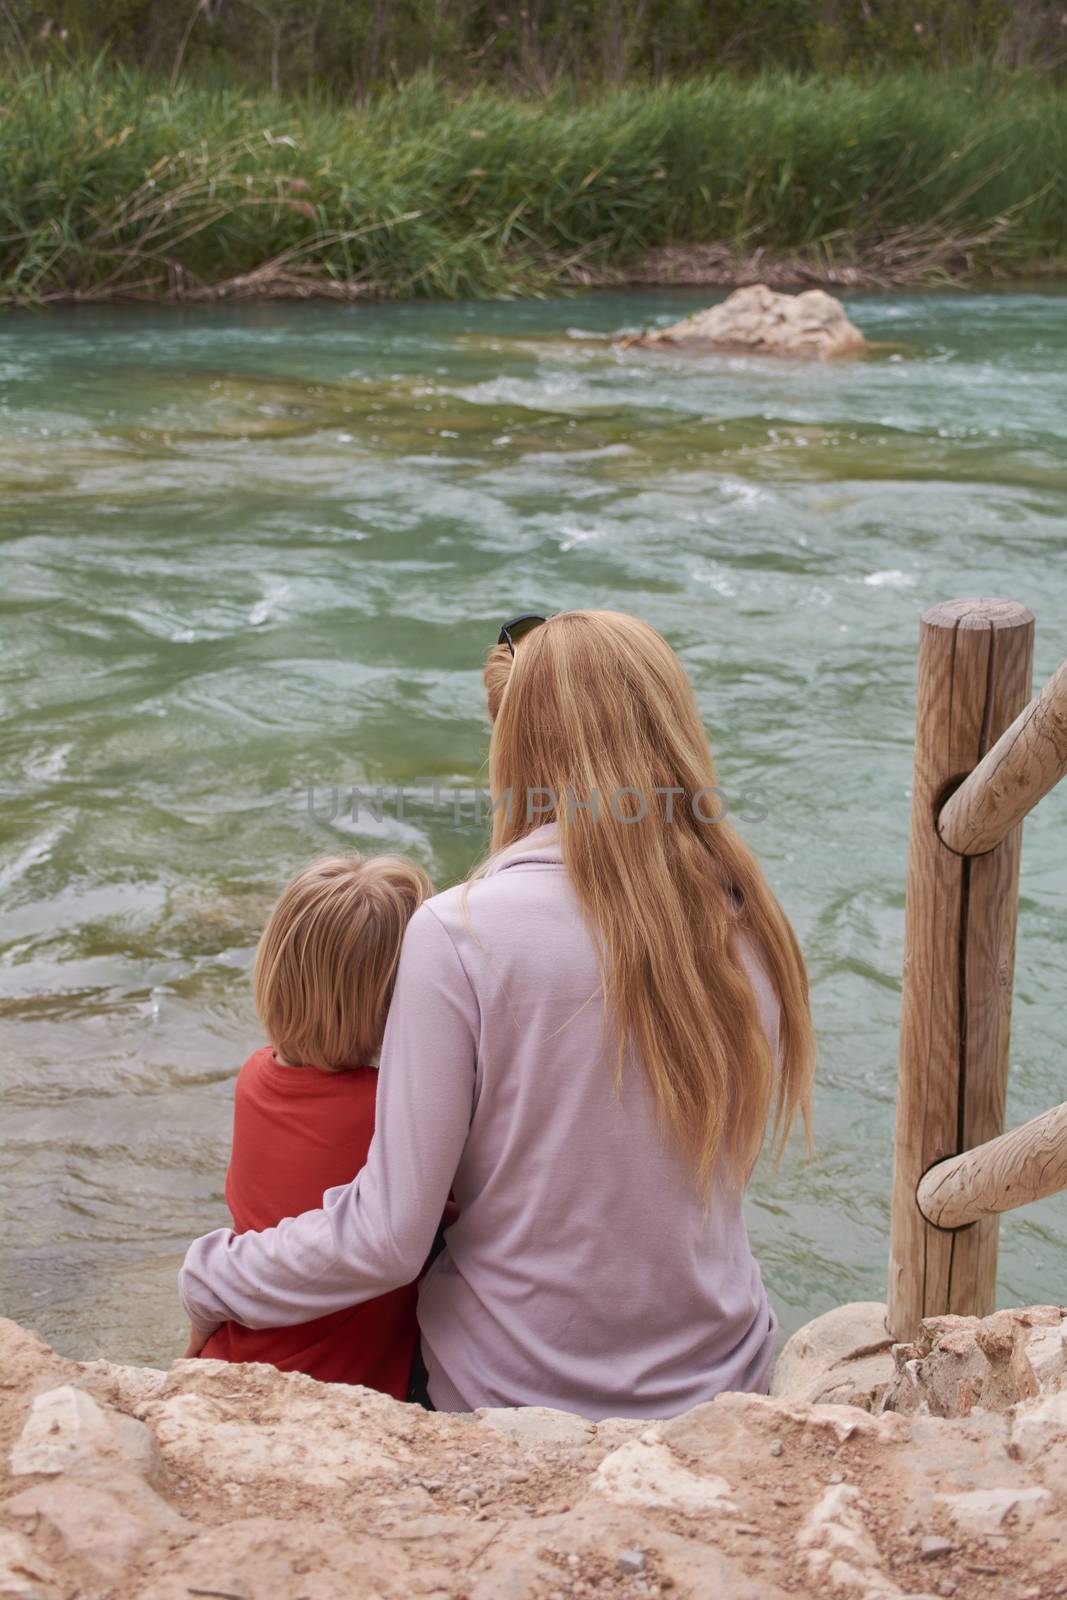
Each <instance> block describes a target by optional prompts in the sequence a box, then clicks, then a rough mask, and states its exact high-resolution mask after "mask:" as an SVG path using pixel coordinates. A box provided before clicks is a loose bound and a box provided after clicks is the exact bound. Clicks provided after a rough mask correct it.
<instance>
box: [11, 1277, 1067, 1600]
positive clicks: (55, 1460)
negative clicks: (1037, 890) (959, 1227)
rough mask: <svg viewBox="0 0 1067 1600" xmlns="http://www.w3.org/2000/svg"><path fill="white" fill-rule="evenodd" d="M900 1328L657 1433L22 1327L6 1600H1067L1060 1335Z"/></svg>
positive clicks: (787, 1358)
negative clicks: (896, 1336) (48, 1336)
mask: <svg viewBox="0 0 1067 1600" xmlns="http://www.w3.org/2000/svg"><path fill="white" fill-rule="evenodd" d="M882 1311H883V1308H881V1307H872V1306H860V1307H847V1308H843V1309H842V1310H841V1311H839V1312H833V1313H830V1315H829V1317H828V1318H822V1319H819V1321H818V1322H816V1323H814V1324H811V1325H810V1326H809V1328H807V1329H805V1330H802V1332H801V1334H799V1335H796V1336H795V1337H794V1340H793V1341H791V1343H790V1345H789V1346H787V1349H786V1352H785V1354H784V1355H783V1358H782V1361H781V1362H780V1364H779V1370H778V1375H777V1378H776V1391H777V1392H776V1394H775V1396H774V1397H772V1398H767V1397H763V1396H754V1395H740V1394H727V1395H721V1396H720V1397H719V1398H718V1399H717V1400H715V1401H713V1402H712V1403H711V1404H709V1405H705V1406H700V1407H698V1408H697V1409H696V1410H694V1411H691V1412H689V1413H688V1414H686V1415H685V1416H682V1417H679V1418H676V1419H675V1420H674V1421H671V1422H663V1423H656V1424H654V1425H649V1424H648V1423H641V1422H627V1421H613V1422H605V1423H600V1424H597V1425H594V1424H592V1423H587V1422H584V1421H582V1420H581V1419H579V1418H576V1417H572V1416H567V1415H564V1414H562V1413H558V1412H550V1411H543V1410H534V1409H531V1410H522V1411H505V1412H493V1411H488V1412H479V1413H475V1414H474V1415H473V1416H469V1417H456V1416H436V1415H429V1414H427V1413H424V1412H422V1411H419V1410H417V1409H415V1408H413V1407H408V1406H402V1405H399V1404H397V1403H396V1402H394V1401H392V1400H389V1399H386V1398H384V1397H383V1396H381V1395H376V1394H373V1393H371V1392H369V1391H366V1390H362V1389H351V1388H344V1387H341V1386H335V1385H322V1384H317V1383H314V1382H313V1381H312V1380H310V1379H307V1378H302V1377H298V1376H286V1375H282V1374H280V1373H277V1372H275V1371H274V1370H273V1369H271V1368H268V1367H261V1366H248V1367H227V1366H225V1365H223V1364H221V1363H217V1362H201V1361H179V1362H176V1363H175V1364H174V1366H173V1367H172V1368H171V1370H170V1371H169V1372H159V1371H155V1370H153V1369H149V1368H136V1367H120V1366H113V1365H111V1364H109V1363H107V1362H88V1363H85V1364H79V1363H77V1362H72V1361H67V1360H64V1359H63V1358H61V1357H59V1356H57V1355H56V1354H55V1353H54V1352H52V1351H51V1350H49V1349H48V1347H47V1346H45V1345H43V1344H41V1343H40V1342H39V1341H38V1340H37V1339H36V1338H35V1337H34V1336H33V1335H32V1334H30V1333H27V1332H25V1331H24V1330H23V1329H21V1328H19V1327H17V1326H16V1325H15V1324H14V1323H10V1322H8V1323H4V1322H0V1475H2V1482H0V1501H2V1512H3V1515H2V1518H0V1596H3V1597H19V1600H112V1597H114V1600H120V1597H121V1600H188V1597H190V1596H202V1597H206V1600H211V1597H213V1600H339V1597H345V1600H349V1597H358V1600H364V1597H365V1600H402V1597H407V1596H437V1597H440V1600H445V1597H448V1600H461V1597H467V1600H512V1597H513V1600H571V1597H572V1596H585V1597H589V1600H592V1597H596V1596H602V1597H604V1600H609V1597H613V1600H623V1597H626V1600H637V1597H642V1600H644V1597H647V1596H655V1595H658V1596H665V1597H668V1600H675V1597H677V1600H689V1597H692V1600H704V1597H707V1600H779V1597H784V1596H798V1595H818V1596H820V1597H826V1600H834V1597H846V1600H849V1597H851V1600H899V1597H901V1596H905V1595H907V1596H911V1597H913V1600H918V1597H931V1596H955V1597H956V1600H1052V1597H1053V1596H1060V1595H1067V1344H1065V1331H1067V1311H1061V1310H1060V1309H1059V1308H1049V1307H1037V1308H1031V1309H1030V1310H1029V1311H1026V1312H1010V1313H1007V1312H1005V1313H999V1314H998V1316H997V1317H993V1318H988V1319H986V1320H985V1321H984V1322H977V1321H975V1320H973V1319H957V1318H943V1319H939V1320H938V1321H936V1322H932V1323H929V1324H926V1325H925V1326H924V1330H923V1334H922V1337H921V1338H920V1340H919V1341H918V1342H917V1343H916V1345H914V1346H902V1347H897V1349H896V1350H895V1351H893V1350H890V1348H889V1345H888V1342H887V1341H886V1340H885V1337H884V1334H883V1333H882V1329H881V1314H882ZM827 1391H828V1392H830V1393H832V1394H833V1396H834V1399H835V1400H842V1399H843V1400H846V1401H847V1402H850V1403H845V1404H840V1403H826V1402H825V1400H824V1399H823V1394H824V1392H827Z"/></svg>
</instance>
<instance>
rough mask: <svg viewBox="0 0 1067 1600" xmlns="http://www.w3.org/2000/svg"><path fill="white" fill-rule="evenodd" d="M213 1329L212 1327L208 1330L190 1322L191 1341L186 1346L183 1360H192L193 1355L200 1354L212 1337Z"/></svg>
mask: <svg viewBox="0 0 1067 1600" xmlns="http://www.w3.org/2000/svg"><path fill="white" fill-rule="evenodd" d="M213 1331H214V1330H213V1329H211V1328H208V1329H207V1330H205V1329H203V1328H198V1327H197V1326H196V1324H195V1323H192V1322H191V1323H190V1324H189V1343H188V1344H187V1345H186V1347H185V1354H184V1355H183V1356H182V1360H183V1361H190V1360H192V1358H193V1356H198V1355H199V1354H200V1352H201V1350H202V1349H203V1348H204V1346H205V1345H206V1344H207V1342H208V1340H209V1339H210V1338H211V1335H212V1332H213Z"/></svg>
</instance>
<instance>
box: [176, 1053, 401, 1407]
mask: <svg viewBox="0 0 1067 1600" xmlns="http://www.w3.org/2000/svg"><path fill="white" fill-rule="evenodd" d="M377 1081H378V1074H377V1073H376V1072H375V1071H374V1070H373V1069H372V1068H370V1067H353V1068H350V1069H347V1070H346V1071H343V1072H319V1071H318V1070H317V1069H316V1068H314V1067H283V1066H280V1065H279V1063H278V1062H277V1061H275V1059H274V1052H273V1051H272V1049H271V1048H270V1046H269V1045H268V1046H266V1047H265V1048H264V1049H262V1050H257V1051H255V1053H254V1054H253V1055H251V1056H249V1058H248V1060H247V1061H246V1062H245V1064H244V1066H243V1067H242V1068H241V1071H240V1073H239V1075H238V1078H237V1084H236V1088H235V1090H234V1115H233V1150H232V1153H231V1156H230V1166H229V1171H228V1172H227V1174H226V1203H227V1205H228V1206H229V1208H230V1212H231V1214H232V1216H233V1225H234V1229H235V1231H236V1232H237V1233H244V1232H246V1231H248V1230H256V1231H258V1230H260V1229H262V1228H272V1227H274V1226H275V1224H276V1223H278V1222H280V1221H281V1219H282V1218H283V1217H298V1216H300V1214H301V1212H304V1211H312V1210H315V1209H316V1208H317V1207H318V1206H320V1205H321V1204H322V1195H323V1191H324V1190H325V1189H330V1188H333V1187H334V1186H335V1185H337V1184H343V1183H350V1182H351V1181H352V1179H353V1178H354V1177H355V1176H356V1174H357V1173H358V1172H359V1171H360V1169H361V1168H362V1167H363V1165H364V1163H365V1162H366V1159H367V1151H368V1149H369V1148H370V1142H371V1138H372V1137H373V1134H374V1097H375V1091H376V1089H377ZM416 1295H417V1286H416V1285H415V1284H409V1285H408V1286H407V1287H406V1288H403V1289H394V1290H391V1291H390V1293H388V1294H383V1295H379V1296H378V1297H377V1298H376V1299H374V1300H365V1301H364V1302H363V1304H362V1305H358V1306H352V1307H350V1308H349V1309H347V1310H344V1311H334V1312H331V1313H330V1315H329V1316H325V1317H317V1318H316V1319H315V1321H314V1322H303V1323H299V1324H298V1325H297V1326H295V1327H288V1328H259V1329H255V1328H243V1327H241V1326H240V1324H239V1323H236V1322H226V1323H223V1325H222V1327H221V1328H219V1329H218V1330H217V1331H216V1332H215V1333H213V1334H212V1336H211V1338H210V1339H209V1340H208V1342H207V1344H206V1345H205V1346H204V1348H203V1350H202V1351H201V1355H203V1356H206V1357H209V1358H212V1359H214V1360H216V1361H263V1362H267V1363H269V1365H270V1366H272V1367H278V1368H280V1370H281V1371H283V1372H306V1373H307V1374H308V1375H309V1376H310V1377H312V1378H318V1379H320V1380H321V1381H322V1382H323V1383H361V1384H365V1385H366V1386H367V1387H368V1388H371V1389H380V1390H382V1392H383V1393H385V1394H391V1395H393V1396H394V1397H395V1398H396V1399H398V1400H403V1399H404V1398H405V1396H406V1394H407V1388H408V1381H409V1378H410V1374H411V1361H412V1356H413V1355H414V1351H415V1341H416V1338H417V1336H418V1327H417V1323H416V1320H415V1301H416Z"/></svg>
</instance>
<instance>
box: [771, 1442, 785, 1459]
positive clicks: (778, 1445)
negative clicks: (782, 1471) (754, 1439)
mask: <svg viewBox="0 0 1067 1600" xmlns="http://www.w3.org/2000/svg"><path fill="white" fill-rule="evenodd" d="M782 1448H783V1447H782V1441H781V1439H772V1440H771V1455H772V1456H780V1455H781V1453H782Z"/></svg>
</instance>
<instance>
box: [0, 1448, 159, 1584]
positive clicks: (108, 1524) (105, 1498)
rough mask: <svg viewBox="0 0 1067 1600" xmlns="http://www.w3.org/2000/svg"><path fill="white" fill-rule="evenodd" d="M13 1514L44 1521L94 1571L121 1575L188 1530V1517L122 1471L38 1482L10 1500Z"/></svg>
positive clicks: (71, 1553)
mask: <svg viewBox="0 0 1067 1600" xmlns="http://www.w3.org/2000/svg"><path fill="white" fill-rule="evenodd" d="M4 1510H5V1512H6V1513H7V1515H8V1516H13V1517H17V1518H23V1517H24V1518H28V1519H29V1520H30V1522H31V1525H34V1526H36V1524H37V1523H38V1521H43V1522H44V1523H45V1525H46V1526H48V1527H50V1528H52V1529H53V1530H54V1531H55V1532H56V1533H57V1534H58V1535H59V1538H60V1539H61V1541H62V1543H63V1547H64V1549H65V1551H66V1553H67V1554H68V1555H69V1556H72V1557H74V1558H75V1560H76V1561H78V1562H80V1563H84V1564H85V1565H86V1566H87V1567H88V1568H89V1569H90V1571H92V1572H95V1573H99V1574H102V1575H105V1576H107V1577H109V1578H115V1577H117V1576H119V1575H121V1574H122V1573H124V1572H126V1571H128V1570H129V1568H130V1567H132V1566H135V1565H137V1564H139V1563H140V1561H141V1560H142V1559H143V1557H144V1556H145V1554H146V1553H147V1552H148V1551H150V1550H152V1549H154V1548H157V1547H158V1546H159V1545H160V1544H161V1543H163V1544H165V1545H168V1546H169V1544H170V1543H172V1542H173V1541H174V1540H176V1539H178V1538H180V1537H181V1536H183V1535H184V1534H185V1533H186V1532H187V1531H188V1530H187V1528H186V1524H185V1521H184V1519H183V1518H182V1517H181V1516H180V1515H179V1514H178V1513H177V1512H176V1511H174V1510H173V1509H172V1508H171V1507H170V1506H169V1505H168V1504H167V1503H166V1501H165V1500H163V1499H162V1498H161V1497H160V1496H159V1495H158V1494H156V1493H155V1491H154V1490H152V1489H150V1488H149V1487H148V1485H147V1484H146V1483H145V1482H144V1480H143V1479H142V1478H139V1477H134V1476H132V1475H126V1476H124V1475H123V1474H121V1473H116V1474H115V1475H114V1476H113V1477H112V1478H111V1481H110V1484H109V1485H108V1486H107V1487H105V1485H104V1483H103V1481H102V1480H99V1479H97V1480H92V1481H86V1480H84V1479H81V1478H75V1477H71V1476H63V1477H59V1478H55V1479H53V1480H52V1481H51V1482H49V1483H39V1484H35V1485H34V1487H33V1488H32V1489H24V1490H23V1492H22V1493H21V1494H18V1495H15V1496H14V1498H13V1499H11V1500H8V1501H6V1502H5V1505H4Z"/></svg>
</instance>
